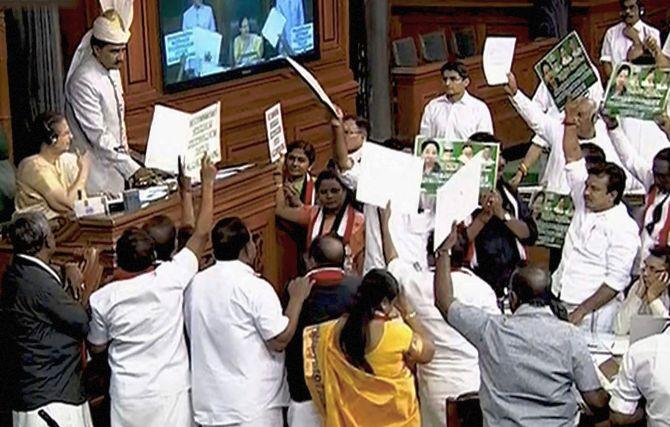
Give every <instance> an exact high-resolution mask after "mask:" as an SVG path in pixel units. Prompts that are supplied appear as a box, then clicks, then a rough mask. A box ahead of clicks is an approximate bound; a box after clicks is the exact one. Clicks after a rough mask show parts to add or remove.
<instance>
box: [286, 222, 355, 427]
mask: <svg viewBox="0 0 670 427" xmlns="http://www.w3.org/2000/svg"><path fill="white" fill-rule="evenodd" d="M308 256H309V257H308V259H307V268H308V269H309V271H308V272H307V276H306V277H308V278H309V279H310V280H311V281H313V282H314V285H313V287H312V292H311V293H310V295H309V297H307V299H306V300H305V302H304V303H303V305H302V311H301V312H300V319H299V320H298V327H297V328H296V332H295V335H293V339H292V340H291V342H290V343H289V345H288V347H286V371H287V377H288V386H289V391H290V393H291V404H290V406H289V410H288V424H289V427H301V426H314V425H321V416H320V415H319V413H318V412H317V409H316V406H314V405H313V404H312V397H311V396H310V394H309V390H308V389H307V385H306V384H305V373H304V369H303V354H302V331H303V329H305V327H307V326H311V325H315V324H317V323H322V322H326V321H329V320H333V319H337V318H339V317H340V316H341V315H342V314H343V313H344V312H346V311H347V310H348V309H349V307H350V306H351V304H352V303H353V298H354V295H356V291H357V290H358V287H359V286H360V284H361V278H360V277H355V276H347V275H346V274H345V273H344V259H345V249H344V243H343V242H342V238H341V237H340V236H338V235H336V234H328V235H324V236H320V237H317V238H316V239H314V241H313V242H312V244H311V246H310V248H309V252H308Z"/></svg>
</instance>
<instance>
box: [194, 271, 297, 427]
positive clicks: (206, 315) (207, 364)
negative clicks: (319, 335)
mask: <svg viewBox="0 0 670 427" xmlns="http://www.w3.org/2000/svg"><path fill="white" fill-rule="evenodd" d="M185 298H186V303H185V307H184V310H185V313H186V326H187V328H188V331H189V336H190V338H191V361H192V367H193V368H192V369H193V372H192V375H191V379H192V383H191V384H192V391H191V396H192V401H193V413H194V419H195V421H196V423H198V424H202V425H221V424H224V425H228V424H238V423H245V422H250V421H252V420H253V419H254V417H257V416H258V415H259V414H261V413H262V412H263V411H266V410H268V409H272V408H278V407H281V406H286V405H288V401H289V400H288V388H287V386H286V371H285V369H284V353H276V352H273V351H272V350H270V349H269V348H268V346H267V343H266V342H267V341H268V340H271V339H272V338H275V337H276V336H277V335H279V334H280V333H282V332H283V331H284V329H286V326H287V325H288V322H289V319H288V318H287V317H286V316H284V315H283V313H282V307H281V303H280V302H279V298H278V297H277V294H276V293H275V290H274V289H273V288H272V285H270V284H269V283H268V282H266V281H265V280H263V279H262V278H261V277H259V276H258V275H256V273H255V272H254V271H253V269H252V268H251V267H250V266H248V265H247V264H244V263H243V262H241V261H237V260H236V261H217V262H216V263H215V264H214V265H213V266H211V267H210V268H208V269H207V270H205V271H202V272H200V273H198V274H197V275H196V277H195V279H193V283H192V284H191V286H189V288H188V290H187V292H186V297H185ZM297 333H300V332H297Z"/></svg>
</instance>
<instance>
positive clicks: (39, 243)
mask: <svg viewBox="0 0 670 427" xmlns="http://www.w3.org/2000/svg"><path fill="white" fill-rule="evenodd" d="M50 233H51V228H50V227H49V222H48V221H47V219H46V217H45V216H44V214H43V213H41V212H26V213H23V214H19V215H17V216H16V218H14V221H12V224H11V225H10V226H9V240H10V242H11V243H12V249H13V251H14V253H15V254H25V255H35V254H37V253H38V252H39V251H41V250H42V249H43V248H44V247H45V246H46V244H47V241H48V239H49V234H50Z"/></svg>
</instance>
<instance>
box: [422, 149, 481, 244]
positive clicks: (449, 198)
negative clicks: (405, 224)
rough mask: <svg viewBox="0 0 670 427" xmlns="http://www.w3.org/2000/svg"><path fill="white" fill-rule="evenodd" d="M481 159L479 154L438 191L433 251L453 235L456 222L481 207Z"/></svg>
mask: <svg viewBox="0 0 670 427" xmlns="http://www.w3.org/2000/svg"><path fill="white" fill-rule="evenodd" d="M480 158H481V154H477V155H476V156H475V157H473V158H472V160H470V161H469V162H468V163H466V164H465V165H464V166H463V167H462V168H460V169H459V170H458V172H456V173H455V174H454V175H453V176H452V177H451V179H449V181H447V182H446V183H445V184H444V185H443V186H442V187H441V188H440V189H439V190H437V202H436V207H435V241H434V243H435V246H434V249H433V250H435V251H437V249H438V248H439V247H440V245H441V244H442V242H444V240H445V239H446V238H447V236H449V233H451V225H452V224H453V223H454V221H456V222H461V221H463V220H464V219H465V218H467V217H468V215H470V214H471V213H472V212H473V211H474V210H475V209H477V207H478V206H479V187H480V180H481V175H482V162H481V161H480Z"/></svg>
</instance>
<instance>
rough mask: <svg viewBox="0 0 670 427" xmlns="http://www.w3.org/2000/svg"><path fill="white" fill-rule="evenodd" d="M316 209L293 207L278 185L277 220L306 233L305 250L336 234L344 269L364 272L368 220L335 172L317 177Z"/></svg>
mask: <svg viewBox="0 0 670 427" xmlns="http://www.w3.org/2000/svg"><path fill="white" fill-rule="evenodd" d="M316 197H317V204H316V205H315V206H302V207H290V206H288V205H287V203H286V198H285V195H284V190H283V188H282V186H281V185H278V192H277V210H276V214H277V216H278V217H280V218H282V219H285V220H287V221H291V222H294V223H296V224H298V225H301V226H303V227H304V228H305V229H306V230H307V238H306V245H305V247H307V248H308V247H309V245H310V243H311V242H312V240H314V239H315V238H316V237H317V236H323V235H325V234H329V233H337V235H339V236H340V237H341V238H342V239H343V240H344V245H345V250H346V261H345V270H347V271H348V272H357V273H358V274H360V273H361V271H362V270H363V255H364V249H365V217H364V216H363V214H362V213H360V212H358V211H356V210H355V209H354V207H353V206H352V204H351V193H349V191H348V190H347V187H345V185H344V183H343V182H342V180H341V179H340V177H339V176H338V175H337V173H336V172H333V171H332V170H325V171H323V172H321V173H320V174H319V176H318V177H317V178H316Z"/></svg>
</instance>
